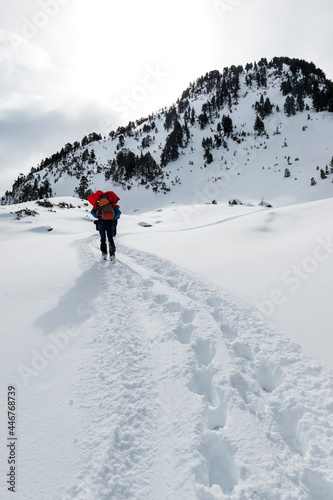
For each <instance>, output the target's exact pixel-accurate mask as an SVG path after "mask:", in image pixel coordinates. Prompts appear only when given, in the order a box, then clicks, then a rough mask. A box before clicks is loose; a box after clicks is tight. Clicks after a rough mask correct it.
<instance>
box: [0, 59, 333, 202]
mask: <svg viewBox="0 0 333 500" xmlns="http://www.w3.org/2000/svg"><path fill="white" fill-rule="evenodd" d="M332 111H333V84H332V82H330V81H329V80H327V79H326V78H325V74H324V73H323V71H322V70H320V69H318V68H316V67H315V66H314V64H313V63H307V62H305V61H302V60H297V59H289V58H274V59H273V60H272V61H270V62H267V60H266V59H262V60H261V61H259V63H254V64H252V63H251V64H247V65H246V66H245V68H243V67H242V66H232V67H231V68H225V69H224V71H223V73H220V72H218V71H212V72H211V73H209V74H207V75H205V76H204V77H201V78H199V79H198V80H197V81H196V82H195V83H193V84H191V85H190V86H189V87H188V88H187V89H186V90H185V91H184V92H183V94H182V96H181V97H180V98H179V99H178V100H177V102H176V103H175V105H174V106H172V107H171V108H169V109H164V110H163V111H160V112H158V113H156V114H155V115H153V116H149V117H148V118H146V119H141V120H138V121H136V122H130V123H129V124H128V125H127V126H120V127H119V128H118V129H117V130H116V131H111V132H110V134H109V136H108V137H102V135H101V134H99V133H98V132H93V133H91V134H89V135H88V136H86V137H84V138H83V139H82V140H81V141H80V142H75V143H74V144H66V145H65V146H64V148H63V149H62V150H61V151H60V152H58V153H56V154H54V155H52V156H51V157H50V158H47V159H45V160H43V161H42V162H41V164H40V165H38V166H37V167H35V168H33V169H32V170H31V172H30V174H29V175H27V176H24V175H21V176H20V177H19V178H18V179H17V180H16V181H15V183H14V185H13V188H12V191H10V192H7V193H6V194H5V196H4V197H3V199H2V203H17V202H22V201H28V200H33V199H37V198H42V197H45V196H46V197H47V196H50V195H53V196H64V195H74V194H75V193H77V194H78V195H79V196H81V197H82V196H85V195H86V194H87V193H88V192H89V190H92V191H95V190H96V189H108V188H109V187H110V185H112V186H113V187H115V188H116V189H117V190H118V192H119V193H120V197H121V199H122V203H123V208H124V209H125V210H127V211H128V210H132V209H135V208H137V207H135V206H134V205H133V202H132V200H133V193H135V192H137V193H141V196H142V198H143V199H144V200H145V202H147V203H148V205H147V206H149V204H150V202H151V200H156V201H157V204H164V203H170V202H171V201H176V202H178V203H179V202H185V203H192V202H196V201H199V200H200V201H203V200H205V201H210V202H211V201H212V200H213V199H216V200H220V201H226V200H229V199H231V198H236V199H240V200H241V201H242V202H244V203H246V202H251V203H255V204H257V203H259V202H260V201H261V200H262V198H264V199H265V201H266V200H267V201H268V202H269V203H272V204H275V205H276V204H283V203H289V202H291V203H292V202H297V201H298V200H317V199H321V198H325V197H329V196H331V193H332V187H333V186H331V180H332V176H331V175H330V174H331V172H332V171H333V150H332V144H331V138H332V135H333V114H332ZM325 176H326V178H325ZM315 183H316V184H315ZM180 184H182V185H185V186H186V189H185V190H184V189H180ZM135 198H136V197H135ZM145 202H144V203H145ZM141 208H142V207H141Z"/></svg>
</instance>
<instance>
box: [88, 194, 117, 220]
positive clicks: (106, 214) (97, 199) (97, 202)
mask: <svg viewBox="0 0 333 500" xmlns="http://www.w3.org/2000/svg"><path fill="white" fill-rule="evenodd" d="M88 201H89V203H91V204H92V205H93V210H92V214H93V215H94V216H95V217H97V218H99V219H103V220H113V219H114V216H115V208H114V207H115V205H116V203H117V201H119V197H118V196H117V195H116V194H115V193H114V192H113V191H107V192H106V193H103V191H97V192H96V193H93V194H92V195H90V196H88ZM94 212H95V213H94Z"/></svg>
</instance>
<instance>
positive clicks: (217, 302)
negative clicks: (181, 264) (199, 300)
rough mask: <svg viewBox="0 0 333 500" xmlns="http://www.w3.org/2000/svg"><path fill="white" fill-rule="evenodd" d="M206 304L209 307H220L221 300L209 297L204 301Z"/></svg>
mask: <svg viewBox="0 0 333 500" xmlns="http://www.w3.org/2000/svg"><path fill="white" fill-rule="evenodd" d="M206 304H207V306H209V307H220V306H221V304H222V299H221V297H209V298H208V299H207V300H206Z"/></svg>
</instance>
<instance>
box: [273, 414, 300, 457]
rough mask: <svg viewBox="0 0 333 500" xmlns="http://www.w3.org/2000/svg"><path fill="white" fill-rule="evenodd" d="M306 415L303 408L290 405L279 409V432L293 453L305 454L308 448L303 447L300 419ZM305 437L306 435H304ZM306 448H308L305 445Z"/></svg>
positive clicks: (277, 417) (277, 420) (277, 416)
mask: <svg viewBox="0 0 333 500" xmlns="http://www.w3.org/2000/svg"><path fill="white" fill-rule="evenodd" d="M303 415H304V410H303V408H299V407H290V408H287V409H283V410H279V411H277V415H276V422H277V427H278V430H279V433H280V435H281V437H282V439H283V440H284V442H285V443H286V444H287V446H288V447H289V449H290V450H291V451H292V452H293V453H295V452H296V453H298V454H299V455H304V454H305V453H306V449H303V446H302V440H301V439H300V428H301V425H300V421H301V419H302V417H303ZM303 437H304V436H303ZM304 448H307V446H306V447H304Z"/></svg>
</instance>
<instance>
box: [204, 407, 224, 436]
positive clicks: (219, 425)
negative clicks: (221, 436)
mask: <svg viewBox="0 0 333 500" xmlns="http://www.w3.org/2000/svg"><path fill="white" fill-rule="evenodd" d="M206 422H207V428H208V429H210V430H212V431H218V430H219V429H223V427H224V426H225V424H226V423H227V409H226V404H225V402H224V401H220V402H219V404H218V405H217V406H208V408H207V413H206Z"/></svg>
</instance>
